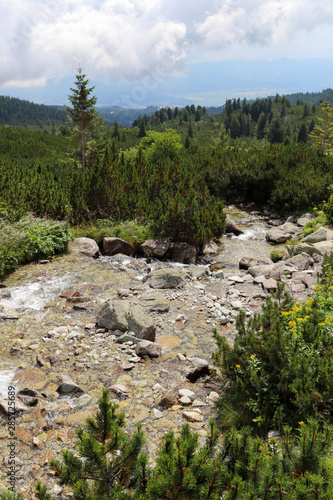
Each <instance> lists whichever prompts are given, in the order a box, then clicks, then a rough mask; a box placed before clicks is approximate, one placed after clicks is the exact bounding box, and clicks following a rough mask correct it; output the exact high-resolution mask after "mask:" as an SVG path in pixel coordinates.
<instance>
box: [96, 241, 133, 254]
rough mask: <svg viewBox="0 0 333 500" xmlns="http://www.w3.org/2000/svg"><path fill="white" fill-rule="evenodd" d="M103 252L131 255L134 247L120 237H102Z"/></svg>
mask: <svg viewBox="0 0 333 500" xmlns="http://www.w3.org/2000/svg"><path fill="white" fill-rule="evenodd" d="M103 252H104V253H105V255H115V254H117V253H121V254H123V255H133V254H134V249H133V247H132V245H130V244H129V243H127V241H124V240H122V239H120V238H110V237H105V238H103Z"/></svg>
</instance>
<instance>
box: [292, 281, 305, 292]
mask: <svg viewBox="0 0 333 500" xmlns="http://www.w3.org/2000/svg"><path fill="white" fill-rule="evenodd" d="M305 288H306V286H305V285H304V283H292V284H291V291H292V292H295V293H300V292H304V291H305Z"/></svg>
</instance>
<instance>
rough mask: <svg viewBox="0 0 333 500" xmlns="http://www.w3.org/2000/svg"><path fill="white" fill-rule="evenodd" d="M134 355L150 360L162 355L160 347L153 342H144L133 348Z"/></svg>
mask: <svg viewBox="0 0 333 500" xmlns="http://www.w3.org/2000/svg"><path fill="white" fill-rule="evenodd" d="M135 353H136V355H137V356H140V357H143V356H149V357H150V358H158V357H159V356H160V355H161V354H162V346H161V345H159V344H156V343H155V342H149V340H144V341H142V342H139V343H138V344H136V346H135Z"/></svg>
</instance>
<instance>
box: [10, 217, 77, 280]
mask: <svg viewBox="0 0 333 500" xmlns="http://www.w3.org/2000/svg"><path fill="white" fill-rule="evenodd" d="M70 240H71V237H70V235H69V231H68V225H67V224H66V223H65V222H57V221H52V220H48V219H37V218H35V217H33V216H32V215H27V216H25V217H23V218H22V219H20V220H19V221H17V222H14V223H10V222H9V221H7V220H4V219H0V276H3V275H4V274H7V273H9V272H11V271H14V270H15V269H16V268H17V267H18V266H19V265H22V264H25V263H27V262H31V261H33V260H36V259H40V258H50V257H52V256H53V255H55V254H56V253H61V252H65V251H66V248H67V244H68V242H69V241H70Z"/></svg>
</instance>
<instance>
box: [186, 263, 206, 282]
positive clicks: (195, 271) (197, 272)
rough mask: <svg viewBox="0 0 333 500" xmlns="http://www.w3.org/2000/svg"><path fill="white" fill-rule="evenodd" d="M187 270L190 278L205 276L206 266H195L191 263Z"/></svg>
mask: <svg viewBox="0 0 333 500" xmlns="http://www.w3.org/2000/svg"><path fill="white" fill-rule="evenodd" d="M187 270H188V272H189V274H190V276H192V278H197V279H200V278H203V277H204V276H207V268H206V267H204V266H195V265H194V264H191V265H190V266H189V267H188V268H187Z"/></svg>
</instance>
